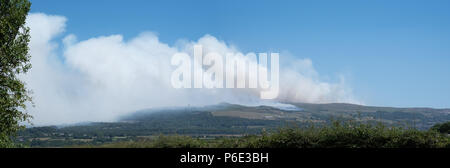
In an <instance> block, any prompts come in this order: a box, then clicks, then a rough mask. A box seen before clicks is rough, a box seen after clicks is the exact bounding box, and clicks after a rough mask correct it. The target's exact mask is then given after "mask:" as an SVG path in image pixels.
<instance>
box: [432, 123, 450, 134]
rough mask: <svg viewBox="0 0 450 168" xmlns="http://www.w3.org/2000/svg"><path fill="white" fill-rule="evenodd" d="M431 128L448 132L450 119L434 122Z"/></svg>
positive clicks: (449, 132)
mask: <svg viewBox="0 0 450 168" xmlns="http://www.w3.org/2000/svg"><path fill="white" fill-rule="evenodd" d="M431 129H433V130H436V131H438V132H440V133H444V134H450V121H449V122H445V123H439V124H435V125H434V126H433V127H431Z"/></svg>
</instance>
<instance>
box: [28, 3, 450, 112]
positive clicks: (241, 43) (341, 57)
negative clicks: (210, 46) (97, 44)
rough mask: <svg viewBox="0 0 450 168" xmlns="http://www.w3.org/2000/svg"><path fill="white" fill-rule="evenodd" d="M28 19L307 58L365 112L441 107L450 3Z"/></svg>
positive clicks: (448, 98) (120, 11)
mask: <svg viewBox="0 0 450 168" xmlns="http://www.w3.org/2000/svg"><path fill="white" fill-rule="evenodd" d="M32 3H33V4H32V9H31V12H43V13H46V14H54V15H63V16H65V17H67V18H68V22H67V29H66V33H73V34H76V35H77V37H78V39H79V40H85V39H88V38H91V37H96V36H102V35H111V34H123V35H124V37H125V38H126V39H127V38H132V37H134V36H136V35H138V34H139V33H140V32H143V31H153V32H156V33H157V34H158V35H159V38H160V40H161V41H162V42H165V43H168V44H173V43H175V42H176V40H178V39H189V40H196V39H198V38H200V37H202V36H203V35H205V34H211V35H213V36H215V37H217V38H219V39H220V40H224V41H226V42H228V43H231V44H234V45H236V46H238V47H239V49H240V50H241V51H244V52H251V51H252V52H253V51H254V52H259V51H263V52H264V51H269V50H277V51H288V52H290V53H291V54H292V55H295V56H296V57H299V58H310V59H311V60H312V61H313V63H314V66H315V68H316V70H317V71H318V72H319V73H320V74H321V75H323V76H325V78H326V77H327V76H330V79H328V80H335V79H333V76H336V75H338V74H344V75H345V76H346V79H347V82H348V83H349V84H350V85H351V88H352V89H353V92H354V94H355V95H356V96H357V97H359V98H361V99H362V100H363V101H364V102H365V103H367V104H369V105H381V106H398V107H417V106H421V107H422V106H428V107H447V108H448V107H450V75H449V74H450V66H449V63H450V10H449V7H450V1H437V0H429V1H426V0H422V1H415V0H404V1H403V0H398V1H393V0H387V1H383V0H377V1H362V0H360V1H332V0H330V1H322V0H315V1H245V2H244V1H237V0H234V1H233V0H231V1H230V0H228V1H225V0H222V1H206V0H205V1H192V2H191V1H183V2H182V1H170V0H169V1H167V0H165V1H147V0H145V1H144V0H142V1H106V0H103V1H100V0H97V1H88V0H79V1H60V0H59V1H57V0H39V1H35V0H32Z"/></svg>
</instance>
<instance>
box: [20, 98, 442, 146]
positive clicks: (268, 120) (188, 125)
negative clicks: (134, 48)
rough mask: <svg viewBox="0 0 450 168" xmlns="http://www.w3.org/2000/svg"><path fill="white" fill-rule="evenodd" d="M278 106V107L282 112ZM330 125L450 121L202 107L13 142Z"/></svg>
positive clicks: (327, 108) (414, 113)
mask: <svg viewBox="0 0 450 168" xmlns="http://www.w3.org/2000/svg"><path fill="white" fill-rule="evenodd" d="M280 105H282V106H280ZM332 120H353V121H357V122H363V123H369V124H370V123H377V122H381V123H383V124H385V125H387V126H400V127H415V128H418V129H422V130H424V129H429V128H430V127H431V126H432V125H434V124H436V123H442V122H446V121H450V110H449V109H431V108H391V107H370V106H361V105H353V104H306V103H290V104H276V105H271V106H268V105H261V106H243V105H236V104H228V103H221V104H217V105H212V106H205V107H185V108H160V109H148V110H141V111H138V112H135V113H133V114H132V115H129V116H123V117H122V118H121V119H120V120H119V121H117V122H109V123H105V122H96V123H87V124H80V125H75V126H65V127H57V126H47V127H33V128H28V129H26V130H24V131H22V132H20V133H19V136H18V137H17V141H18V142H20V143H22V144H26V145H30V146H32V147H40V146H67V145H80V144H94V145H95V144H97V145H98V144H103V143H107V142H116V141H129V140H139V139H151V138H154V137H157V136H158V135H160V134H164V135H170V134H178V135H187V136H191V137H201V138H204V139H211V138H216V137H229V136H233V137H234V136H243V135H249V134H259V133H261V131H262V130H275V129H277V128H280V127H286V126H300V127H301V126H304V125H311V124H314V125H319V126H320V125H325V124H328V123H330V121H332Z"/></svg>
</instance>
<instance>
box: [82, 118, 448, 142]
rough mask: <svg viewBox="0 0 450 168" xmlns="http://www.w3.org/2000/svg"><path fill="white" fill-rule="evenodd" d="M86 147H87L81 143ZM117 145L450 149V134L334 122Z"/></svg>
mask: <svg viewBox="0 0 450 168" xmlns="http://www.w3.org/2000/svg"><path fill="white" fill-rule="evenodd" d="M78 147H86V146H78ZM88 147H114V148H117V147H118V148H448V147H450V137H448V136H445V135H442V134H440V133H438V132H436V131H433V130H428V131H419V130H416V129H404V128H398V127H390V128H388V127H385V126H384V125H382V124H378V125H371V124H359V123H353V122H337V121H336V122H334V123H333V124H332V125H329V126H322V127H315V126H313V125H312V126H309V127H304V128H292V127H286V128H282V129H279V130H278V131H276V132H272V133H265V132H263V134H262V135H260V136H256V135H251V136H245V137H238V138H218V139H199V138H192V137H188V136H178V135H176V136H159V137H157V138H154V139H142V140H138V141H128V142H118V143H109V144H104V145H100V146H88Z"/></svg>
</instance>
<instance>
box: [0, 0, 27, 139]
mask: <svg viewBox="0 0 450 168" xmlns="http://www.w3.org/2000/svg"><path fill="white" fill-rule="evenodd" d="M30 5H31V3H30V2H29V1H28V0H0V147H12V144H11V140H10V136H13V135H15V133H16V132H17V131H18V130H19V129H21V128H23V126H21V124H20V123H21V122H23V121H28V119H29V118H30V116H29V115H28V114H26V113H25V112H23V110H24V109H25V108H26V105H25V102H27V101H31V97H30V96H29V91H28V90H27V89H26V87H25V84H24V83H23V82H22V81H20V80H19V78H18V75H19V74H21V73H26V72H27V71H28V70H29V69H30V68H31V64H30V57H31V56H30V55H29V54H28V42H29V41H30V35H29V28H28V27H26V26H25V19H26V17H27V14H28V11H29V10H30Z"/></svg>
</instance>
